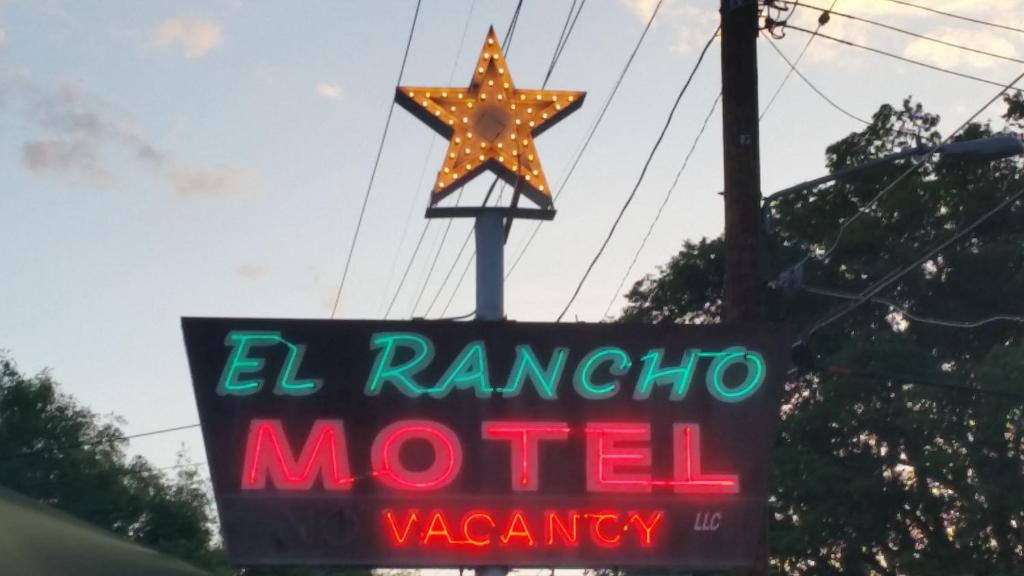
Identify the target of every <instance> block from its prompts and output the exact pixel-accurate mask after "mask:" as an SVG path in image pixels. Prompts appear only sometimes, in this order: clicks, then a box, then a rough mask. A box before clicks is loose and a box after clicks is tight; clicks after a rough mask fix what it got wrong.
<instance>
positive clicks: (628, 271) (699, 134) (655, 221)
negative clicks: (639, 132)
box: [601, 92, 722, 318]
mask: <svg viewBox="0 0 1024 576" xmlns="http://www.w3.org/2000/svg"><path fill="white" fill-rule="evenodd" d="M721 99H722V93H721V92H719V93H718V96H716V97H715V101H714V102H712V103H711V109H710V110H708V115H707V116H705V117H704V123H703V124H701V126H700V131H698V132H697V136H696V137H695V138H694V139H693V144H691V145H690V150H689V151H687V152H686V157H685V158H683V165H682V166H680V167H679V171H678V172H676V176H675V178H674V179H673V180H672V185H670V186H669V187H668V191H667V192H665V197H664V198H663V199H662V200H661V206H658V212H657V213H656V214H655V215H654V219H653V220H651V225H650V226H648V227H647V233H646V234H644V239H643V240H642V241H641V242H640V246H638V247H637V249H636V252H634V253H633V259H632V260H631V261H630V263H629V267H627V268H626V273H625V274H623V275H622V280H620V281H619V287H618V288H616V289H615V293H614V294H612V298H611V300H609V301H608V306H605V309H604V314H603V315H602V316H601V317H602V318H607V317H608V312H609V311H611V309H612V305H613V304H615V300H616V299H617V298H618V297H619V294H620V293H621V292H622V287H623V286H624V285H625V284H626V280H627V279H628V278H629V275H630V274H631V273H632V272H633V266H635V265H636V261H637V259H638V258H639V257H640V253H641V252H643V250H644V247H645V246H647V240H648V239H649V238H650V237H651V233H652V232H654V227H655V226H657V225H658V221H659V220H660V219H661V214H662V212H664V210H665V206H666V205H667V204H668V201H669V199H670V198H671V197H672V193H673V192H675V189H676V185H678V184H679V178H680V177H681V176H682V175H683V172H684V171H685V170H686V166H687V165H689V163H690V157H691V156H693V151H694V150H696V149H697V143H698V142H700V140H701V138H702V137H703V136H704V130H705V129H706V128H707V127H708V122H709V121H710V120H711V116H712V115H713V114H714V113H715V109H717V108H718V102H719V101H720V100H721Z"/></svg>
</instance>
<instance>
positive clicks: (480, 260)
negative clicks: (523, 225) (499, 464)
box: [473, 208, 512, 576]
mask: <svg viewBox="0 0 1024 576" xmlns="http://www.w3.org/2000/svg"><path fill="white" fill-rule="evenodd" d="M511 220H512V218H511V217H509V221H511ZM473 226H474V230H473V233H474V235H475V236H476V238H475V241H476V318H477V320H503V319H504V318H505V231H504V226H503V224H502V218H501V211H500V209H497V208H495V209H490V210H484V211H482V212H480V213H479V214H477V217H476V221H475V223H474V225H473ZM508 573H509V569H508V568H506V567H504V566H484V567H481V568H478V569H477V570H476V576H507V575H508Z"/></svg>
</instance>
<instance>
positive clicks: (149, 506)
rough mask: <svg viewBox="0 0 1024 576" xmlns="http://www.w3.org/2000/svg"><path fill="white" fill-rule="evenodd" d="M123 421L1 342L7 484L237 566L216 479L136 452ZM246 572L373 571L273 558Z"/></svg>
mask: <svg viewBox="0 0 1024 576" xmlns="http://www.w3.org/2000/svg"><path fill="white" fill-rule="evenodd" d="M118 424H119V420H118V419H116V418H113V417H106V418H105V417H101V416H99V415H97V414H95V413H93V412H91V411H90V410H88V409H86V408H85V407H83V406H82V405H81V404H79V403H78V402H77V401H76V400H75V399H74V398H72V397H70V396H68V395H66V394H64V393H62V392H61V391H60V387H59V385H58V384H57V383H56V382H54V380H53V378H52V377H51V376H50V374H49V373H48V372H42V373H40V374H37V375H35V376H31V377H30V376H25V375H24V374H22V373H21V372H20V371H19V370H18V368H17V366H15V364H14V362H13V361H12V360H11V359H10V358H8V357H7V356H5V355H4V354H3V353H2V352H0V485H2V486H5V487H7V488H10V489H12V490H15V491H17V492H20V493H22V494H24V495H26V496H29V497H32V498H35V499H37V500H40V501H42V502H44V503H46V504H49V505H51V506H54V507H56V508H59V509H61V510H63V511H65V512H68V513H71V514H73V515H75V516H78V517H79V518H82V519H83V520H86V521H88V522H91V523H92V524H95V525H97V526H100V527H102V528H106V529H108V530H110V531H112V532H114V533H116V534H119V535H121V536H124V537H126V538H128V539H129V540H132V541H133V542H136V543H138V544H141V545H143V546H147V547H149V548H152V549H154V550H158V551H160V552H163V553H165V554H169V555H171V556H176V557H178V558H181V559H183V560H185V561H187V562H190V563H192V564H193V565H195V566H198V567H201V568H205V569H207V570H209V571H211V572H212V573H215V574H225V575H226V574H234V573H235V570H233V569H231V568H230V567H229V566H228V564H227V559H226V558H225V556H224V553H223V550H222V549H221V548H220V545H219V538H218V535H217V522H216V517H215V514H214V512H213V507H212V503H211V501H210V496H209V491H208V484H207V483H206V482H205V480H204V479H203V478H202V477H201V476H200V475H199V473H198V472H197V471H196V468H195V467H192V466H189V465H188V462H186V461H182V464H183V466H181V467H179V468H177V469H176V470H175V471H174V476H173V477H168V476H167V475H166V474H165V473H163V472H161V471H160V470H158V469H156V468H154V467H153V466H152V465H151V464H150V463H149V462H148V461H146V460H145V459H144V458H142V457H139V456H136V457H128V456H127V454H126V453H125V445H126V441H125V440H123V438H124V432H122V430H121V429H120V427H119V426H118ZM0 565H2V562H0ZM239 573H240V574H244V575H245V576H312V575H316V576H331V575H336V576H337V575H346V576H360V575H361V576H365V575H366V574H368V573H369V572H368V571H366V570H336V571H328V570H312V569H307V568H294V569H290V568H276V567H275V568H259V569H246V570H241V571H239Z"/></svg>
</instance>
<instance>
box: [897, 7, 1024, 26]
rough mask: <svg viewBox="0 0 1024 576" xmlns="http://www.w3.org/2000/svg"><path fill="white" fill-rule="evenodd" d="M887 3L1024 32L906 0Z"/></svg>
mask: <svg viewBox="0 0 1024 576" xmlns="http://www.w3.org/2000/svg"><path fill="white" fill-rule="evenodd" d="M887 1H888V2H892V3H893V4H899V5H901V6H909V7H911V8H917V9H918V10H924V11H926V12H931V13H933V14H940V15H942V16H947V17H949V18H956V19H957V20H963V21H965V22H973V23H975V24H981V25H983V26H991V27H993V28H1002V29H1003V30H1010V31H1013V32H1024V29H1022V28H1016V27H1014V26H1007V25H1006V24H996V23H995V22H989V21H987V20H979V19H977V18H971V17H970V16H963V15H961V14H954V13H952V12H945V11H943V10H939V9H937V8H931V7H929V6H921V5H920V4H914V3H912V2H907V1H906V0H887Z"/></svg>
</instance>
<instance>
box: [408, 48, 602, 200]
mask: <svg viewBox="0 0 1024 576" xmlns="http://www.w3.org/2000/svg"><path fill="white" fill-rule="evenodd" d="M584 96H585V93H584V92H568V91H556V90H519V89H517V88H516V87H515V84H514V83H513V82H512V75H511V73H510V72H509V70H508V66H507V65H506V63H505V55H504V54H503V53H502V50H501V45H500V44H499V43H498V36H497V35H496V34H495V33H494V28H491V29H490V30H489V31H488V32H487V39H486V40H485V41H484V47H483V49H482V50H481V51H480V59H479V61H478V62H477V65H476V68H475V69H474V70H473V79H472V81H471V82H470V83H469V88H415V87H407V86H400V87H399V88H398V90H397V91H396V94H395V101H396V102H398V104H399V105H400V106H402V107H403V108H405V109H406V110H408V111H409V112H411V113H412V114H413V115H415V116H416V117H418V118H420V119H421V120H423V121H424V122H426V123H427V124H428V125H429V126H430V127H431V128H433V129H434V130H435V131H437V132H438V133H439V134H440V135H441V136H444V137H445V138H448V140H449V143H448V150H447V151H446V152H445V157H444V164H443V165H442V166H441V170H440V171H439V172H438V173H437V180H436V182H435V183H434V189H433V194H432V195H431V199H430V204H431V205H435V204H437V203H438V202H439V201H441V199H442V198H444V197H445V196H447V195H448V194H451V193H452V192H454V191H455V190H457V189H458V188H459V187H461V186H463V185H465V184H466V183H467V182H469V181H470V180H471V179H472V178H473V177H475V176H476V175H477V174H479V173H481V172H483V171H484V170H487V169H490V170H492V171H494V173H495V174H497V175H498V176H499V177H501V179H503V180H504V181H506V182H508V183H509V184H510V185H512V186H513V187H514V188H515V189H517V190H519V191H520V192H522V193H523V194H525V195H526V197H527V198H530V199H531V200H533V201H534V202H536V203H537V204H538V205H539V206H541V207H544V208H548V207H550V206H551V187H550V186H549V185H548V182H547V178H546V177H545V176H544V169H543V168H541V164H540V157H539V156H538V154H537V148H536V147H535V146H534V143H533V139H534V137H536V136H537V135H539V134H540V133H541V132H543V131H544V130H547V129H548V128H550V127H551V126H553V125H554V124H555V123H556V122H558V121H559V120H561V119H562V118H564V117H565V116H567V115H568V114H569V113H570V112H572V111H574V110H576V109H577V108H579V106H580V104H582V103H583V97H584Z"/></svg>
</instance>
